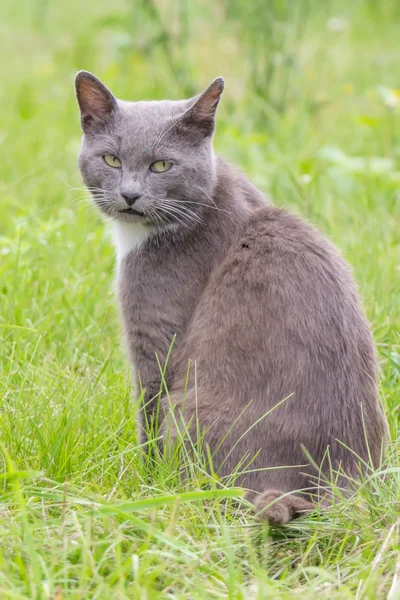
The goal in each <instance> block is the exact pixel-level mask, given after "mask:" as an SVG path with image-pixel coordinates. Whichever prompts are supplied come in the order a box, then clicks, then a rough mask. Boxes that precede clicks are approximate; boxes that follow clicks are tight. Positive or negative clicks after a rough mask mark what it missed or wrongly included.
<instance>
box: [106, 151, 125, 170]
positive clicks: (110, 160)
mask: <svg viewBox="0 0 400 600" xmlns="http://www.w3.org/2000/svg"><path fill="white" fill-rule="evenodd" d="M103 158H104V162H106V163H107V164H108V166H109V167H114V169H118V168H119V167H120V166H121V161H120V160H119V158H117V157H116V156H114V155H113V154H104V156H103Z"/></svg>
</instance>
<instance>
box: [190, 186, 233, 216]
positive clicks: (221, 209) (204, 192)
mask: <svg viewBox="0 0 400 600" xmlns="http://www.w3.org/2000/svg"><path fill="white" fill-rule="evenodd" d="M194 187H196V188H197V189H198V190H200V191H201V192H203V194H204V195H205V196H207V198H208V199H209V200H210V202H211V203H212V206H210V208H214V209H215V210H219V211H221V212H224V213H227V214H228V213H229V211H227V210H224V209H223V208H219V206H217V205H216V204H215V200H214V199H213V198H212V197H211V196H210V194H209V193H208V192H206V190H205V189H203V188H202V187H201V186H200V185H197V184H194ZM205 206H209V205H208V204H206V205H205Z"/></svg>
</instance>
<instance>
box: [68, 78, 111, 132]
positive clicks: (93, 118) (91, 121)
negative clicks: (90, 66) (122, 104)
mask: <svg viewBox="0 0 400 600" xmlns="http://www.w3.org/2000/svg"><path fill="white" fill-rule="evenodd" d="M75 88H76V98H77V100H78V104H79V108H80V110H81V124H82V129H83V131H84V132H85V133H94V132H95V131H96V130H99V129H100V128H101V127H102V126H103V125H104V123H106V122H107V120H108V119H109V118H110V117H111V115H112V114H113V112H114V111H115V110H116V108H117V101H116V99H115V98H114V96H113V95H112V93H111V92H110V90H109V89H107V88H106V86H105V85H104V83H102V82H101V81H100V80H99V79H97V77H95V76H94V75H92V74H91V73H89V72H88V71H79V73H78V74H77V76H76V78H75Z"/></svg>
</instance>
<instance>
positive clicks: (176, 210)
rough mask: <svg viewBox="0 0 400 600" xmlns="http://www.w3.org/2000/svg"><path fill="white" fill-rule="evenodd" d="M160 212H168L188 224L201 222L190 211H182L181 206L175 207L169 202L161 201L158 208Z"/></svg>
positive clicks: (174, 204) (175, 205)
mask: <svg viewBox="0 0 400 600" xmlns="http://www.w3.org/2000/svg"><path fill="white" fill-rule="evenodd" d="M158 208H159V209H160V210H164V211H165V210H168V211H169V212H170V214H171V215H172V214H174V215H176V216H177V217H178V216H179V217H181V218H182V219H186V221H187V222H188V223H201V222H202V220H201V219H200V217H199V216H198V215H196V213H194V212H193V211H191V210H190V209H186V210H183V207H182V206H177V204H176V203H174V202H171V201H163V204H162V205H161V206H159V207H158Z"/></svg>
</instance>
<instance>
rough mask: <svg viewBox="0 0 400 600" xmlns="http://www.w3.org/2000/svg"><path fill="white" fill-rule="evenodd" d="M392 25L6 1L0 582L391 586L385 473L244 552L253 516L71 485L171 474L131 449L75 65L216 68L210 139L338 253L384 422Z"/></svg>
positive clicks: (93, 2) (389, 360)
mask: <svg viewBox="0 0 400 600" xmlns="http://www.w3.org/2000/svg"><path fill="white" fill-rule="evenodd" d="M399 32H400V2H399V1H398V0H381V1H379V2H378V1H376V0H353V1H352V2H349V1H348V0H347V1H342V0H269V1H268V0H264V1H262V0H251V1H250V0H249V1H247V2H244V1H239V0H199V1H197V2H194V1H189V0H174V1H173V0H115V1H113V2H108V1H106V0H85V1H84V0H68V1H62V0H57V1H56V0H2V2H1V6H0V40H1V41H0V44H1V50H2V52H1V60H0V100H1V102H0V147H1V161H0V209H1V212H0V393H1V396H2V400H1V406H0V426H1V454H2V456H3V462H2V464H3V473H2V474H0V475H1V480H0V486H2V488H1V490H2V493H3V497H2V505H1V507H2V511H1V513H0V536H1V540H2V544H1V545H0V593H1V596H2V597H7V598H8V597H10V598H36V597H37V598H42V597H44V598H57V600H59V599H61V598H64V597H67V595H68V594H71V596H70V595H68V597H74V598H81V597H84V598H89V597H96V598H111V597H112V598H127V597H129V598H147V597H148V598H150V597H151V598H153V597H159V596H158V595H157V594H161V596H160V597H163V598H164V597H165V598H167V597H168V598H171V597H179V598H188V599H191V598H194V597H196V598H203V597H204V598H214V597H215V598H222V597H229V598H235V599H236V598H246V599H247V598H249V597H250V598H260V600H261V598H267V597H271V598H274V599H276V598H286V597H292V594H293V593H296V594H298V597H301V598H309V597H310V598H314V597H315V596H316V595H317V596H318V597H320V598H323V597H327V598H328V597H329V598H333V597H346V598H353V597H357V598H363V597H368V598H371V599H372V598H373V599H374V600H375V598H381V597H382V598H384V597H385V598H386V595H387V593H388V592H389V590H390V588H391V586H392V583H393V581H394V579H393V577H394V575H393V574H394V573H395V571H396V568H397V567H396V566H395V565H396V563H398V562H399V560H400V559H399V554H398V548H399V546H398V537H396V536H395V535H394V533H393V532H394V531H397V534H396V535H397V536H398V530H394V529H390V527H391V526H392V524H393V522H394V520H395V519H396V514H397V516H398V510H399V507H398V504H396V503H398V497H399V488H398V487H397V488H395V487H393V486H392V482H391V480H390V478H389V480H388V481H387V482H386V483H385V484H383V483H382V484H381V488H380V489H379V491H378V492H377V494H376V495H375V496H373V497H370V496H368V497H367V499H366V497H365V494H364V493H365V489H364V488H361V491H360V493H359V496H358V497H357V500H356V501H354V502H353V503H350V504H349V503H347V504H343V505H339V506H338V507H337V510H336V512H335V511H332V513H331V516H330V517H329V521H328V520H326V521H323V522H322V524H321V523H320V524H319V526H318V523H317V521H311V522H309V523H308V525H307V523H306V524H303V525H301V526H298V529H297V530H296V538H295V539H294V538H293V539H292V538H291V537H290V536H289V535H288V536H286V537H285V535H282V536H281V538H279V539H280V541H279V543H278V542H275V545H274V546H271V547H269V546H268V552H266V554H262V555H260V556H261V557H260V556H259V555H256V554H254V552H253V547H254V543H255V539H253V537H251V536H252V535H253V534H252V531H253V530H252V529H251V527H253V526H254V527H256V526H255V525H252V522H251V517H249V516H247V517H243V516H241V517H240V516H239V517H237V516H236V517H235V516H229V514H230V513H228V516H227V515H226V514H225V513H224V515H223V516H221V513H220V512H218V510H219V509H218V510H217V508H216V507H215V506H214V507H213V510H212V511H211V510H210V511H208V512H207V511H206V510H204V511H202V510H200V509H199V510H197V508H194V507H191V508H188V507H186V509H185V510H184V511H183V510H182V511H178V512H176V511H175V509H173V510H172V509H168V508H165V509H163V510H162V511H161V510H160V512H159V513H158V516H157V520H156V521H155V520H154V517H153V516H151V515H150V517H149V516H148V515H147V514H142V513H140V514H141V518H142V519H143V521H141V522H140V523H139V524H138V521H136V522H135V523H136V525H135V527H133V525H127V524H126V523H128V522H129V519H128V517H126V515H125V516H124V517H121V518H120V519H119V520H118V519H116V518H114V517H107V518H106V517H105V516H104V513H101V515H100V513H97V512H96V510H97V508H93V506H94V505H91V506H92V508H91V510H92V512H90V511H89V512H88V510H86V508H85V504H84V502H86V501H87V499H88V498H90V499H91V501H92V500H93V499H96V502H103V501H105V500H104V499H105V498H106V499H107V501H108V502H111V501H114V500H121V499H132V498H139V499H140V498H142V497H146V498H147V497H149V496H150V497H153V496H157V495H160V494H166V493H169V494H175V493H178V492H180V493H181V492H182V490H181V488H180V487H179V485H180V484H178V483H177V482H176V481H175V480H174V479H173V478H172V479H171V477H172V476H171V474H170V473H169V472H168V469H167V468H165V471H163V469H162V468H161V467H160V470H159V471H157V472H153V473H152V476H151V481H152V483H151V485H149V478H148V477H147V475H146V473H145V472H144V471H143V466H142V463H141V462H140V460H139V459H138V452H137V442H136V434H135V425H134V423H135V406H136V405H135V402H134V401H132V395H131V386H130V381H129V367H128V364H127V362H126V360H125V358H124V352H123V351H122V350H121V347H120V331H119V324H118V318H117V313H116V310H115V301H114V298H113V291H112V287H113V277H114V254H113V249H112V245H111V243H110V239H109V236H108V233H107V227H106V226H105V225H104V223H103V222H102V220H101V218H100V217H99V216H98V215H97V213H96V211H95V210H94V209H92V208H91V206H90V203H88V202H87V201H86V198H85V196H86V194H85V192H84V190H83V188H82V187H81V186H82V182H81V180H80V176H79V173H78V169H77V166H76V162H77V153H78V150H79V144H80V137H81V133H80V128H79V115H78V110H77V106H76V101H75V96H74V85H73V82H74V76H75V73H76V72H77V71H78V70H80V69H86V70H89V71H92V72H93V73H95V74H96V75H97V76H98V77H99V78H101V79H102V80H103V81H104V82H105V83H106V85H107V86H108V87H110V88H111V90H112V91H113V92H114V94H115V95H116V96H117V97H119V98H122V99H127V100H140V99H164V98H181V97H187V96H190V95H194V94H196V93H198V92H200V91H201V90H202V89H203V88H204V87H205V86H206V85H207V84H208V83H209V82H210V81H211V80H212V79H214V78H215V77H216V76H218V75H222V76H224V78H225V82H226V87H225V92H224V95H223V100H222V102H221V103H220V106H219V109H218V126H217V131H216V135H215V147H216V150H217V152H218V153H219V154H221V155H222V156H223V157H225V158H226V159H228V160H230V161H233V162H235V163H236V164H238V166H239V167H240V168H242V169H243V170H244V171H245V172H246V173H247V174H248V176H249V177H250V178H251V180H252V181H253V182H254V183H255V184H256V185H258V186H259V187H260V188H261V189H262V190H263V191H265V192H266V193H268V194H269V195H270V196H271V197H272V199H273V201H274V202H275V203H276V204H278V205H281V206H286V207H288V208H289V209H290V210H293V211H295V212H297V213H299V214H301V215H302V216H303V217H305V218H307V219H309V220H310V221H312V222H313V223H315V224H316V225H318V226H319V227H320V228H321V229H322V230H323V231H324V232H325V233H326V235H327V236H328V237H329V238H330V239H331V240H332V241H333V242H334V243H336V244H337V245H338V247H339V248H340V249H341V250H342V252H343V254H344V256H345V257H346V259H347V260H348V261H349V262H350V264H351V265H352V267H353V269H354V273H355V277H356V279H357V282H358V284H359V287H360V292H361V295H362V299H363V303H364V306H365V310H366V313H367V315H368V317H369V319H370V321H371V324H372V329H373V333H374V337H375V340H376V342H377V348H378V353H379V360H380V364H381V378H380V395H381V399H382V402H383V404H384V407H385V410H386V413H387V415H388V418H389V424H390V430H391V436H392V439H393V440H398V439H399V433H398V431H399V429H398V426H399V418H398V417H399V404H400V336H399V332H400V289H399V288H400V286H399V281H400V118H399V117H400V35H399ZM392 452H393V457H394V459H393V460H394V462H393V470H392V473H394V472H398V444H397V447H396V446H394V447H393V450H392ZM396 469H397V471H396ZM15 472H16V473H17V474H15ZM10 473H11V474H10ZM19 481H21V483H18V482H19ZM67 484H68V486H70V487H68V490H70V489H71V490H72V491H71V494H72V496H71V497H70V496H67V491H65V490H66V489H67V488H66V487H65V486H66V485H67ZM199 485H200V483H199V482H197V483H196V482H194V483H193V487H194V488H195V489H197V488H198V487H199ZM63 486H64V487H63ZM71 486H72V487H71ZM60 490H63V491H62V494H64V496H63V498H64V500H62V498H61V500H60V494H61V492H60ZM68 494H69V492H68ZM67 497H68V500H67ZM93 502H94V500H93ZM365 503H366V504H365ZM96 506H98V505H96ZM365 506H367V508H365ZM362 507H364V508H362ZM135 510H136V509H135ZM154 510H155V509H154ZM93 511H94V512H93ZM151 514H153V513H151ZM99 515H100V516H99ZM247 519H249V520H247ZM150 522H151V524H152V525H151V527H152V528H153V529H146V527H149V526H148V523H150ZM155 523H156V525H155ZM224 527H225V529H224ZM307 527H308V529H307ZM135 528H136V529H135ZM137 528H138V529H137ZM138 531H139V533H138ZM143 532H146V533H143ZM389 534H390V535H389ZM157 536H158V537H157ZM233 539H234V540H235V541H234V543H233V542H232V540H233ZM386 539H388V540H389V541H388V542H386V541H385V540H386ZM60 540H62V543H61V542H60ZM396 540H397V541H396ZM167 542H168V543H167ZM168 544H169V545H168ZM384 544H386V545H384ZM396 544H397V545H396ZM232 547H234V549H232ZM382 548H383V549H382ZM381 549H382V550H381ZM132 555H135V556H136V555H137V556H138V557H139V558H138V561H139V559H140V561H139V562H140V567H139V566H138V565H139V562H138V563H137V565H136V563H135V562H134V566H133V567H132V568H131V566H132V562H131V559H132ZM377 555H378V556H379V557H380V562H378V563H376V561H374V557H375V556H377ZM207 556H213V557H214V559H213V561H211V563H210V561H209V560H208V559H207ZM293 556H296V557H301V558H299V559H298V561H297V558H296V560H295V559H293ZM149 557H150V558H149ZM132 560H133V559H132ZM135 560H136V559H135ZM296 561H297V562H296ZM135 565H136V567H135ZM195 565H200V567H195ZM210 565H211V566H210ZM166 567H167V568H166ZM132 569H133V571H132ZM135 569H136V570H135ZM307 569H311V570H310V571H307ZM312 569H314V570H312ZM318 569H319V570H318ZM166 571H167V572H166ZM132 572H134V575H132ZM140 573H142V578H141V576H140ZM113 574H114V575H113ZM250 580H253V582H254V581H256V584H254V585H255V586H256V587H254V585H253V584H251V585H253V587H251V586H250V588H251V590H252V591H251V590H250V588H249V587H248V583H249V581H250ZM360 581H361V583H360ZM249 585H250V584H249ZM221 586H222V587H221ZM257 586H258V587H257ZM324 586H325V587H324ZM360 586H361V587H360ZM66 590H69V592H68V593H67V591H66ZM71 590H75V591H74V592H72V591H71ZM249 590H250V591H249ZM257 590H261V591H260V592H258V591H257ZM338 590H341V592H340V593H339V591H338ZM343 590H344V591H343ZM336 593H337V594H338V595H337V596H335V595H334V594H336ZM342 593H343V595H340V594H342ZM345 593H346V595H344V594H345ZM65 594H67V595H65ZM73 594H75V595H73ZM146 594H148V595H147V596H146ZM257 594H259V595H257ZM268 594H270V595H268ZM355 594H356V595H355ZM395 597H396V598H397V597H398V596H393V598H395Z"/></svg>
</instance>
